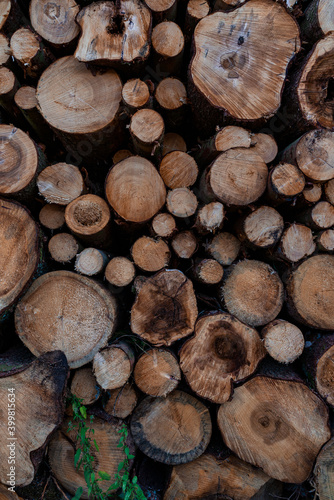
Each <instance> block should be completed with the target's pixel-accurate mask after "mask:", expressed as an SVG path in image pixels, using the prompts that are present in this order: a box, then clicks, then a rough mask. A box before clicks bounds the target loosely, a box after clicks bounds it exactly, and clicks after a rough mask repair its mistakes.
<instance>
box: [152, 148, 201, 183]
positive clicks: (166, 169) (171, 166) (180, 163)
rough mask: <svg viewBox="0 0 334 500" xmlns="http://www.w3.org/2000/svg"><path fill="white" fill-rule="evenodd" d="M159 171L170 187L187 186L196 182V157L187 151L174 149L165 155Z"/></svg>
mask: <svg viewBox="0 0 334 500" xmlns="http://www.w3.org/2000/svg"><path fill="white" fill-rule="evenodd" d="M159 172H160V175H161V177H162V179H163V181H164V183H165V185H166V186H167V187H169V188H170V189H175V188H184V187H185V188H186V187H190V186H192V185H193V184H195V182H196V179H197V175H198V167H197V164H196V162H195V160H194V158H192V157H191V156H190V155H188V154H187V153H184V152H182V151H172V152H171V153H168V154H166V155H165V156H164V157H163V159H162V161H161V163H160V167H159Z"/></svg>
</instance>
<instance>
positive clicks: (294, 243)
mask: <svg viewBox="0 0 334 500" xmlns="http://www.w3.org/2000/svg"><path fill="white" fill-rule="evenodd" d="M315 249H316V245H315V243H314V239H313V234H312V231H311V229H310V228H309V227H307V226H304V225H302V224H296V223H294V224H292V225H291V226H290V227H288V228H287V229H285V231H284V233H283V235H282V238H281V242H280V245H279V247H278V249H277V251H276V255H277V257H278V258H279V259H284V260H286V261H288V262H293V263H295V262H298V261H300V260H301V259H304V258H305V257H309V256H310V255H312V254H313V252H314V251H315Z"/></svg>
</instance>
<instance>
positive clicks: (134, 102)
mask: <svg viewBox="0 0 334 500" xmlns="http://www.w3.org/2000/svg"><path fill="white" fill-rule="evenodd" d="M122 98H123V102H124V104H125V105H126V106H128V107H129V108H130V109H133V110H137V109H140V108H143V107H144V106H146V104H147V103H148V100H149V98H150V91H149V88H148V86H147V84H146V83H145V82H143V81H142V80H140V79H139V78H132V79H131V80H128V81H127V82H126V83H125V84H124V86H123V89H122Z"/></svg>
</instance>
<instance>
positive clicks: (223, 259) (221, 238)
mask: <svg viewBox="0 0 334 500" xmlns="http://www.w3.org/2000/svg"><path fill="white" fill-rule="evenodd" d="M240 247H241V243H240V240H238V238H236V237H235V236H234V235H233V234H231V233H218V234H216V236H214V237H213V238H212V240H211V241H209V242H207V243H206V244H205V250H206V252H207V253H208V254H209V255H210V257H212V258H214V259H216V260H217V261H218V262H219V263H220V264H222V265H223V266H230V265H231V264H232V262H234V261H235V259H236V258H237V257H238V255H239V252H240Z"/></svg>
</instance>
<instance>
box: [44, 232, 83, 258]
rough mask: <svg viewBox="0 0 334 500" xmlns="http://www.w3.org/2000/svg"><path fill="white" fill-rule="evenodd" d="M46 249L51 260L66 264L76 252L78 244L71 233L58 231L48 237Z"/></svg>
mask: <svg viewBox="0 0 334 500" xmlns="http://www.w3.org/2000/svg"><path fill="white" fill-rule="evenodd" d="M48 250H49V253H50V255H51V258H52V259H53V260H55V261H56V262H59V263H61V264H68V263H69V262H71V260H73V259H74V257H75V256H76V254H77V253H78V251H79V244H78V242H77V240H76V239H75V238H74V236H72V235H71V234H68V233H58V234H55V235H54V236H52V238H50V240H49V243H48Z"/></svg>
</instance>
